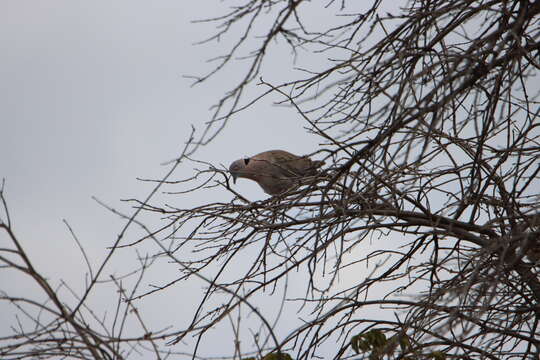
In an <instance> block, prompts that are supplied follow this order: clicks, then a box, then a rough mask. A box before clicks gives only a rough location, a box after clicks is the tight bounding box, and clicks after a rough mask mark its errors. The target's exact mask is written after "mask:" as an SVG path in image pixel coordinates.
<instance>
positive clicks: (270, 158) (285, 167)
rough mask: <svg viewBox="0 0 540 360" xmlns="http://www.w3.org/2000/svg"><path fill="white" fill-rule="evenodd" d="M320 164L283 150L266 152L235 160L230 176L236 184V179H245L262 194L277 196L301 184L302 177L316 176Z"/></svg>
mask: <svg viewBox="0 0 540 360" xmlns="http://www.w3.org/2000/svg"><path fill="white" fill-rule="evenodd" d="M323 164H324V161H319V160H311V159H310V158H309V157H307V156H297V155H294V154H291V153H290V152H287V151H285V150H269V151H264V152H262V153H260V154H257V155H254V156H251V157H246V158H243V159H238V160H236V161H234V162H233V163H232V164H231V166H230V167H229V173H230V174H231V175H232V178H233V182H234V183H235V184H236V179H237V178H246V179H250V180H253V181H255V182H257V183H258V184H259V185H260V186H261V188H262V189H263V190H264V192H265V193H267V194H269V195H279V194H282V193H284V192H286V191H288V190H290V189H292V188H293V187H296V186H299V185H301V183H302V181H301V179H302V178H304V177H306V176H315V175H317V174H318V173H319V171H318V170H317V169H318V168H319V167H321V166H322V165H323Z"/></svg>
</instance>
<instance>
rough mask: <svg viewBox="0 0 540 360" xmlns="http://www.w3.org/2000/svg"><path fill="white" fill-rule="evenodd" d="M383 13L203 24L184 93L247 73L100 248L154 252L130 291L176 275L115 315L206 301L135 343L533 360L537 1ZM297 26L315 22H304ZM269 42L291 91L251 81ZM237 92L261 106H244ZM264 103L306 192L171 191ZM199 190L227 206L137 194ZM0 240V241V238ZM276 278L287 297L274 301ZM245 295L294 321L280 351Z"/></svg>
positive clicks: (209, 177) (279, 14)
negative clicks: (138, 233)
mask: <svg viewBox="0 0 540 360" xmlns="http://www.w3.org/2000/svg"><path fill="white" fill-rule="evenodd" d="M383 5H384V4H383V2H382V1H373V2H371V3H370V4H366V3H365V2H356V1H355V2H353V1H349V2H347V1H345V0H342V1H333V0H329V1H328V2H327V3H324V4H321V3H318V2H309V1H304V0H296V1H294V0H275V1H265V0H243V1H241V2H238V3H237V4H235V5H234V7H231V9H230V11H229V12H228V13H226V14H224V15H223V16H221V17H217V18H214V19H209V20H208V21H214V22H216V23H217V24H218V25H219V26H218V32H217V33H216V35H215V36H213V37H211V38H210V39H208V41H213V40H219V39H222V38H227V37H230V38H231V39H233V45H232V46H231V48H230V49H228V50H227V52H226V53H225V55H223V56H221V57H217V58H216V60H217V61H218V64H217V66H216V67H215V69H214V70H213V71H211V72H210V73H209V74H208V75H207V76H202V77H199V78H197V80H196V83H204V82H205V81H206V80H207V79H209V78H210V77H211V76H212V75H213V74H215V73H217V72H219V71H222V70H223V69H225V68H227V66H231V65H234V63H235V62H236V61H244V62H247V64H248V65H247V66H245V69H247V70H246V72H245V74H244V76H243V77H242V78H241V79H240V81H239V82H238V84H236V85H235V86H234V87H233V88H232V89H231V91H229V92H227V93H226V95H225V96H224V97H223V98H222V99H221V100H220V101H219V102H218V103H217V105H216V107H215V112H214V115H213V118H212V121H211V122H210V123H209V124H208V126H207V127H206V128H205V129H204V131H203V132H202V134H201V135H200V137H199V138H196V139H195V138H193V137H192V138H190V141H189V142H188V145H187V147H186V149H185V150H184V152H183V153H182V155H181V156H180V157H179V158H178V159H177V160H176V161H174V162H173V163H172V166H171V169H170V172H169V173H168V174H167V176H166V177H164V178H163V179H161V180H159V181H157V184H156V187H155V189H154V191H153V192H152V193H151V194H150V196H148V197H147V198H146V199H144V200H140V201H136V200H133V203H134V204H135V206H136V208H137V211H136V212H135V214H134V215H132V216H126V218H127V219H128V222H127V225H126V227H129V226H133V225H137V226H139V228H140V229H142V230H143V231H145V232H146V234H145V235H144V236H142V237H141V238H139V239H135V240H131V241H127V240H126V239H124V238H123V237H120V238H119V240H118V242H117V243H116V244H115V245H114V247H113V249H116V248H118V246H132V247H137V246H141V245H142V244H145V243H150V242H153V243H155V244H156V245H157V246H158V248H159V250H158V252H156V253H155V255H154V256H153V257H151V262H150V263H149V264H146V263H145V264H142V265H141V268H140V272H139V274H140V275H141V276H142V274H144V270H145V269H147V267H148V266H150V265H151V264H153V263H154V261H158V260H161V259H164V260H166V261H172V262H173V263H174V264H175V265H176V266H177V267H178V268H179V270H180V275H179V276H178V278H177V279H175V280H174V281H171V282H168V283H165V284H159V286H157V287H155V288H153V289H152V290H150V291H142V292H141V293H139V292H138V291H140V290H137V291H132V292H131V293H130V294H128V295H126V299H127V302H126V304H127V306H129V304H133V302H134V301H136V300H137V299H139V298H141V297H144V296H151V295H152V294H153V293H155V292H158V291H167V290H168V288H169V287H170V286H181V285H179V284H181V283H182V282H183V281H185V280H187V279H198V280H200V281H203V283H204V284H206V289H205V292H204V294H203V295H202V299H201V302H200V304H199V306H198V307H197V308H196V309H194V314H193V318H192V320H191V322H190V324H189V325H188V326H187V327H185V328H179V329H177V330H175V331H170V332H168V333H160V334H159V335H155V334H154V333H151V332H150V331H148V332H147V335H148V336H147V337H146V338H144V337H141V338H140V339H139V340H158V339H169V340H170V345H174V344H178V343H179V342H180V341H184V340H188V339H189V337H190V336H195V338H196V342H195V345H194V347H193V348H192V350H191V351H190V352H191V357H193V358H196V357H197V358H198V357H201V356H202V357H204V354H203V353H204V351H202V349H201V345H200V344H201V343H202V341H203V340H204V339H205V336H208V334H209V332H210V330H212V329H215V328H216V327H217V328H219V327H220V326H221V325H222V324H227V325H228V326H229V325H230V327H231V329H232V331H223V336H224V337H230V338H231V342H233V341H234V344H235V352H234V353H233V354H230V355H227V354H223V356H224V357H227V358H245V357H255V358H261V357H265V358H266V359H287V358H294V359H311V358H316V357H320V356H325V355H326V353H327V352H328V351H329V350H328V349H330V352H331V355H332V356H333V357H334V358H348V357H354V358H371V359H383V358H385V359H386V358H388V359H391V358H407V359H424V358H435V359H444V358H489V359H499V358H520V359H537V358H539V357H540V340H539V338H540V337H539V336H538V333H539V332H540V331H539V330H538V326H539V320H540V307H539V305H540V275H539V262H538V261H539V260H540V255H539V254H540V236H539V235H540V209H539V207H540V198H539V189H540V181H539V172H540V161H539V158H540V144H539V136H540V126H539V124H540V123H539V121H538V120H539V111H540V110H539V109H540V108H539V106H538V90H539V87H538V85H537V84H535V83H534V76H535V75H537V74H538V70H539V69H540V42H539V39H540V17H539V16H538V15H539V13H540V2H538V1H523V0H522V1H502V0H493V1H465V0H446V1H441V0H439V1H410V2H408V3H403V4H402V5H403V7H402V8H400V9H399V10H395V11H394V12H393V13H389V12H388V9H386V8H383ZM316 11H321V12H323V13H324V14H326V17H327V18H328V21H327V22H321V21H315V22H314V21H311V20H310V16H311V15H312V14H314V13H315V12H316ZM325 26H326V27H325ZM238 29H240V30H238ZM261 33H262V34H265V35H264V36H262V37H261V36H260V34H261ZM254 41H258V43H257V44H258V45H256V46H255V48H254V49H252V48H249V47H250V46H253V44H254ZM283 45H285V46H288V47H289V49H290V51H291V52H292V53H293V55H295V56H296V64H295V66H296V68H297V69H298V71H297V72H296V73H295V74H296V76H297V77H296V78H295V79H294V80H292V81H288V82H286V83H277V84H273V83H270V82H266V81H265V80H263V79H264V77H263V78H261V77H262V76H264V75H265V74H264V69H265V59H266V58H267V57H269V56H272V51H273V50H274V47H276V46H283ZM238 58H241V60H237V59H238ZM317 61H318V62H317ZM322 64H324V67H323V66H322ZM244 65H245V64H244ZM310 66H312V67H313V68H310ZM255 84H258V85H259V86H260V87H263V88H264V89H265V91H264V94H263V95H256V96H250V94H252V93H253V86H252V85H255ZM270 94H271V95H273V96H274V95H279V96H281V97H282V101H281V102H280V104H282V105H289V106H290V107H291V110H292V111H291V113H293V112H294V114H296V115H297V116H300V117H301V118H302V119H303V121H305V123H306V126H307V128H308V129H309V131H310V132H311V133H313V134H315V135H317V136H320V138H321V141H322V142H324V144H323V145H322V146H321V147H320V148H319V149H316V150H314V152H313V154H312V155H313V156H314V157H318V158H320V159H321V160H325V162H326V164H327V166H326V167H325V168H324V169H323V171H321V173H320V174H319V176H317V178H315V179H307V180H306V184H305V186H303V187H301V188H299V189H296V190H292V191H290V192H288V193H286V194H283V195H281V196H277V197H272V198H270V199H267V200H264V201H258V202H250V201H249V200H247V199H245V198H244V197H243V196H242V195H241V194H239V193H237V192H236V191H235V190H234V189H233V188H231V187H230V186H229V185H230V184H229V178H228V174H227V171H226V169H224V168H222V167H220V166H217V165H216V164H208V165H209V166H208V169H205V170H198V171H197V173H196V174H195V175H194V176H193V177H190V178H189V179H186V180H176V178H175V176H176V175H175V172H174V171H175V169H176V168H177V166H178V164H179V163H181V162H186V161H191V160H192V159H191V156H192V154H193V152H194V151H195V149H196V148H197V147H198V146H199V145H201V144H206V143H208V142H209V141H211V140H212V139H213V138H214V137H215V136H216V135H217V134H218V133H219V132H220V131H221V129H223V127H224V126H226V124H227V120H228V119H230V118H231V117H232V116H234V115H235V114H236V113H238V112H239V111H242V110H243V109H246V108H248V107H250V106H252V104H253V103H254V102H256V101H257V100H259V99H260V98H263V97H264V96H267V95H270ZM261 150H264V149H261ZM200 166H201V165H200V164H199V167H200ZM203 166H204V164H203ZM181 185H182V186H186V187H187V189H186V190H182V191H179V190H178V188H179V187H180V186H181ZM216 187H217V188H220V189H226V190H227V191H228V192H229V193H230V195H231V198H232V200H230V201H225V202H215V203H211V204H203V205H201V206H198V207H195V208H188V209H182V208H176V207H173V206H171V205H165V204H164V203H163V202H162V201H159V200H157V199H156V200H154V198H153V196H154V194H156V193H157V191H158V190H160V189H162V188H167V191H168V193H169V194H170V196H174V198H175V199H177V198H178V197H179V196H181V195H180V193H182V194H183V196H189V197H193V196H196V195H197V192H201V191H210V190H209V189H211V188H216ZM168 203H170V202H167V204H168ZM141 213H146V214H149V215H151V214H155V215H156V216H159V218H160V224H159V226H157V227H156V228H153V227H150V226H149V225H145V223H144V222H143V221H142V220H140V221H139V215H140V214H141ZM119 215H121V216H125V215H122V214H119ZM6 224H8V225H6ZM1 227H2V229H4V230H5V231H7V232H8V234H11V233H10V232H9V229H10V227H9V222H3V223H2V225H1ZM10 237H11V238H12V240H13V241H14V242H16V239H15V237H14V235H13V236H11V235H10ZM124 241H126V242H124ZM17 254H18V255H20V254H21V252H20V250H18V253H17ZM2 260H4V259H2ZM238 264H241V265H242V266H238ZM12 266H15V264H13V265H12ZM360 267H361V268H363V269H365V270H367V271H368V272H365V271H364V272H363V273H360V272H359V271H358V269H359V268H360ZM26 269H28V266H27V267H26ZM239 269H240V270H239ZM23 270H24V269H23ZM345 276H347V278H348V279H349V280H348V286H347V287H346V288H343V287H340V282H339V279H340V278H342V277H345ZM293 277H299V278H301V280H302V281H296V282H295V289H290V288H289V281H291V280H290V278H293ZM98 278H99V275H98V274H94V275H93V276H92V279H98ZM351 279H352V280H351ZM94 281H96V280H94ZM38 282H39V281H38ZM297 284H302V286H303V288H302V289H299V288H298V286H297ZM299 293H301V294H302V295H301V296H300V297H299V296H298V294H299ZM264 296H272V297H273V298H276V299H279V301H280V308H279V311H278V313H279V314H282V313H283V312H286V311H288V309H287V308H288V307H291V306H294V307H295V310H294V311H296V310H298V306H300V309H299V310H298V311H300V312H301V314H300V315H297V316H298V317H301V319H302V325H299V326H297V327H295V328H294V329H293V330H291V331H289V332H288V333H286V334H285V335H283V331H282V330H281V328H280V327H283V326H284V325H283V321H281V322H279V321H275V320H271V319H270V318H269V317H268V316H267V315H266V313H265V309H264V308H263V307H261V306H260V305H258V300H260V299H261V298H262V297H264ZM293 297H294V298H293ZM83 300H84V297H83ZM83 300H81V302H80V304H83ZM54 304H55V305H56V303H54ZM59 305H61V304H59ZM41 306H43V308H44V309H45V306H44V305H41ZM48 308H49V307H47V309H48ZM62 309H63V310H62ZM53 311H55V312H56V313H57V315H55V316H57V317H56V318H57V319H60V321H61V324H62V325H65V326H68V325H69V326H70V329H71V330H70V334H71V337H70V338H71V339H78V340H77V341H78V343H80V344H83V345H84V346H86V348H85V349H89V350H88V351H90V353H91V355H85V356H86V357H89V358H91V357H93V358H106V357H105V356H103V355H102V354H100V353H99V351H98V350H99V349H103V346H105V345H104V343H102V342H98V341H97V340H96V339H97V338H95V337H94V335H95V334H96V333H95V332H90V330H89V328H88V327H87V326H86V325H85V323H84V322H82V320H80V318H77V317H75V316H74V315H77V314H79V312H80V311H81V309H80V307H77V308H76V309H75V310H66V308H62V306H57V309H56V310H53V309H51V312H53ZM246 314H249V316H248V315H246ZM278 317H279V316H278ZM248 318H249V319H248ZM253 319H257V320H253ZM253 323H257V324H258V325H259V326H260V329H258V330H257V331H254V334H253V336H252V340H253V343H254V344H255V345H254V346H253V347H250V348H249V349H247V350H246V349H244V348H243V347H242V346H243V345H242V346H241V344H240V341H239V339H240V335H239V332H240V330H242V329H243V328H244V327H249V328H250V329H253V326H254V325H253ZM51 326H55V329H58V331H59V332H62V328H61V327H59V326H57V325H55V324H52V325H51ZM220 329H221V328H220ZM25 334H29V335H26V338H27V339H28V340H27V341H33V336H31V335H32V334H30V333H25ZM103 336H104V337H105V338H106V339H107V336H108V335H106V334H101V335H100V336H99V337H98V338H103ZM55 339H56V338H55ZM108 339H109V342H110V341H113V340H111V339H112V337H109V338H108ZM89 342H91V343H92V344H94V345H97V344H99V347H98V350H96V348H95V346H94V345H92V346H89V345H88V343H89ZM211 342H212V340H210V343H211ZM153 343H154V344H155V342H153ZM207 343H208V342H207ZM92 349H94V350H92ZM104 351H107V353H108V354H112V353H113V352H112V350H104ZM154 353H155V354H156V355H159V354H160V351H159V350H158V349H157V345H156V351H155V352H154ZM99 356H101V357H99ZM115 356H116V355H111V356H110V357H112V358H116V357H115ZM20 357H23V356H20ZM27 357H30V356H28V355H27ZM80 357H83V356H80Z"/></svg>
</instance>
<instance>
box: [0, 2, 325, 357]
mask: <svg viewBox="0 0 540 360" xmlns="http://www.w3.org/2000/svg"><path fill="white" fill-rule="evenodd" d="M209 3H212V6H211V7H209ZM220 3H221V2H218V1H212V2H203V1H195V2H194V1H178V0H171V1H165V0H160V1H152V2H150V1H137V0H129V1H128V0H115V1H102V0H92V1H82V0H51V1H30V0H0V54H1V55H0V119H1V124H2V127H1V129H0V178H3V179H5V182H6V185H5V194H6V197H7V200H8V205H9V209H10V212H11V217H12V221H13V226H14V230H15V232H16V234H17V236H18V237H19V240H20V241H21V243H22V245H23V246H24V248H25V249H26V251H27V252H28V253H29V255H30V257H31V260H32V261H33V262H34V265H35V266H36V267H37V269H38V270H39V271H41V272H42V273H43V274H45V275H46V276H47V277H48V278H49V280H50V281H51V283H52V284H53V285H58V284H59V281H60V279H64V280H65V281H67V282H68V283H69V284H70V285H71V286H73V287H74V288H75V290H77V291H80V290H82V289H83V288H84V277H85V272H86V267H85V264H84V261H83V258H82V256H81V254H80V252H79V251H78V250H77V247H76V245H75V243H74V241H73V240H72V239H71V235H70V233H69V232H68V230H67V228H66V226H65V225H64V223H63V219H66V220H67V221H68V222H69V224H70V225H71V226H72V227H73V230H74V231H75V233H76V234H77V236H78V238H79V239H80V241H81V243H82V244H83V245H84V247H85V249H86V251H87V252H88V255H89V257H90V261H91V262H92V264H98V263H99V262H100V260H102V259H103V257H104V256H105V254H106V253H107V249H106V247H107V246H110V245H111V244H112V243H113V241H114V240H115V238H116V236H117V234H118V232H119V230H120V229H121V226H122V224H123V222H122V221H121V220H119V219H117V218H116V217H115V216H113V215H112V214H111V213H109V212H107V211H106V210H104V209H103V208H101V207H99V206H98V205H97V204H96V203H95V202H94V201H93V200H92V199H91V197H92V196H96V197H97V198H99V199H100V200H103V201H104V202H106V203H108V204H110V205H111V206H113V207H115V208H118V209H122V210H124V211H127V212H129V211H131V210H130V208H129V207H127V205H126V204H125V203H122V202H121V201H120V199H126V198H144V196H146V194H147V193H148V192H149V191H150V189H151V187H152V185H151V184H148V183H141V182H140V181H137V180H136V178H137V177H141V178H159V177H161V176H162V175H163V174H164V172H165V171H166V170H167V168H166V167H163V166H161V165H160V164H161V163H163V162H165V161H167V160H170V159H172V158H174V157H175V156H177V155H178V154H179V152H180V151H181V149H182V148H183V145H184V142H185V141H186V140H187V138H188V135H189V132H190V126H191V125H192V124H193V125H195V126H196V127H197V128H198V129H202V127H203V124H204V122H205V121H208V120H209V119H210V116H211V112H210V111H209V108H210V106H211V105H213V104H214V103H215V102H216V101H217V100H218V99H219V97H220V96H221V95H222V94H223V92H224V91H226V90H227V89H229V88H230V87H231V86H232V85H233V84H235V81H237V80H238V77H239V76H240V73H239V72H235V71H229V72H225V73H223V74H220V75H219V76H217V77H216V79H215V80H213V81H212V82H209V83H208V84H203V85H201V86H198V87H190V85H191V80H189V79H187V78H185V77H183V76H184V75H190V74H202V73H205V72H206V71H208V70H209V69H210V65H209V64H207V63H206V62H205V61H206V60H207V59H208V58H211V57H214V56H216V55H218V54H219V53H222V52H224V51H225V47H220V46H219V45H218V46H216V44H211V45H208V46H193V45H192V44H193V43H194V42H196V41H199V40H202V39H204V38H205V37H207V36H208V35H210V34H211V33H212V32H213V30H214V28H213V25H211V24H193V23H191V22H190V21H191V20H195V19H201V18H205V17H207V16H212V15H216V14H218V13H219V12H220V9H219V8H217V6H218V4H220ZM283 56H284V59H289V57H288V56H289V54H284V55H283ZM284 61H285V60H284ZM286 61H289V60H286ZM275 66H276V69H279V64H276V65H275ZM269 69H270V70H271V69H272V67H269ZM237 70H241V69H237ZM277 73H278V72H277V71H276V73H275V74H277ZM279 75H281V76H283V73H279ZM264 76H265V78H267V79H269V80H272V76H273V72H272V71H268V70H267V72H266V73H265V74H264ZM304 125H305V124H304V123H303V122H302V119H301V118H300V117H299V116H297V115H296V113H295V112H294V111H293V110H291V109H287V108H278V107H275V106H272V105H271V104H270V103H269V101H265V102H261V103H259V104H256V105H255V106H254V107H253V108H252V109H251V110H249V111H246V112H243V113H241V114H239V115H238V116H237V117H235V118H234V120H233V121H232V122H231V123H230V124H229V126H228V127H227V128H226V129H225V130H224V131H223V132H222V133H221V135H220V136H218V138H217V139H216V140H215V141H214V142H212V143H211V144H210V145H208V146H205V147H203V148H200V149H199V151H198V152H197V153H196V158H197V159H200V160H205V161H210V162H212V163H214V164H215V165H219V164H224V165H226V166H228V164H229V163H230V162H231V161H232V160H235V159H237V158H239V157H242V156H245V155H253V154H256V153H258V152H260V151H264V150H268V149H273V148H282V149H286V150H289V151H291V152H293V153H297V154H303V153H310V152H313V151H315V150H317V144H318V141H319V139H317V138H315V137H314V136H313V135H309V134H307V133H306V132H305V131H304V129H303V126H304ZM192 173H193V165H192V164H186V165H183V166H182V167H181V168H180V169H179V171H178V173H177V174H175V178H182V177H188V176H190V175H191V174H192ZM237 188H238V190H239V191H241V192H242V193H243V194H244V195H245V196H247V197H249V198H251V199H262V198H265V197H266V195H265V194H264V193H263V192H262V191H261V190H260V189H259V188H258V186H257V185H256V184H254V183H250V182H248V181H239V182H238V183H237ZM214 196H215V195H214ZM224 196H225V197H226V198H230V197H231V196H230V195H229V194H224ZM192 200H193V203H199V202H201V201H202V202H204V201H212V200H213V197H212V196H211V195H209V197H208V199H201V198H197V199H192ZM189 201H190V200H189V199H186V198H185V197H184V198H182V207H188V206H190V205H191V204H190V203H189ZM0 240H1V241H2V242H3V243H5V242H6V238H5V236H4V235H1V236H0ZM2 246H4V245H2ZM125 256H126V259H125V260H126V263H125V264H128V263H129V261H130V259H131V260H132V257H133V252H131V253H126V254H125ZM113 264H114V266H113V267H112V268H111V269H109V270H108V271H109V272H111V273H115V272H118V273H121V272H124V271H125V270H126V269H124V268H123V266H124V265H123V264H124V263H123V262H122V259H119V260H118V261H115V262H114V263H113ZM126 266H129V265H126ZM172 269H173V270H174V269H176V267H174V268H172ZM169 271H170V270H169ZM14 275H15V274H14V273H13V272H7V271H1V272H0V283H1V284H2V285H1V288H2V289H3V290H4V291H7V292H10V293H21V294H28V292H30V291H33V288H32V287H31V285H30V282H25V281H24V280H20V279H19V278H14ZM160 276H161V278H162V279H172V278H174V277H175V276H176V273H172V274H171V273H163V274H160ZM26 286H28V288H26ZM193 289H200V286H199V288H197V287H194V288H193ZM174 291H175V290H171V291H170V292H168V293H167V294H165V295H158V296H155V297H154V298H153V300H152V301H155V302H156V303H154V305H153V306H150V308H147V309H146V310H147V313H148V312H150V314H151V315H152V321H154V322H155V323H156V326H158V327H160V326H167V325H172V326H174V327H178V328H181V324H179V323H180V322H181V321H180V320H178V321H176V320H177V319H180V318H182V316H183V314H182V313H181V312H180V311H181V310H183V308H185V306H184V304H183V303H184V301H187V300H190V299H191V300H192V301H196V300H200V296H201V293H200V292H198V290H194V293H193V294H189V296H191V298H190V299H187V297H189V296H188V294H186V293H185V292H183V293H182V298H181V300H180V299H179V298H175V296H176V295H178V292H176V293H175V292H174ZM175 294H176V295H175ZM93 301H94V302H95V303H96V304H97V306H98V307H99V306H100V304H101V303H108V302H110V301H111V299H110V298H103V299H94V300H93ZM160 302H161V303H160ZM158 303H159V304H161V305H156V304H158ZM179 303H182V305H181V306H179ZM4 305H5V304H0V315H1V317H2V319H3V321H2V323H3V324H4V326H3V327H1V330H2V333H3V334H5V333H6V332H7V333H9V331H10V330H9V329H8V328H7V326H9V325H10V323H11V322H12V321H13V320H14V319H13V314H12V313H11V310H9V309H8V308H6V307H5V306H4ZM173 308H174V309H175V311H173V310H172V309H173ZM164 309H167V311H164ZM98 310H99V309H98ZM4 320H6V321H7V322H6V321H4ZM152 325H154V324H152ZM227 342H230V339H227ZM227 349H228V350H230V349H232V344H230V345H229V346H228V347H227Z"/></svg>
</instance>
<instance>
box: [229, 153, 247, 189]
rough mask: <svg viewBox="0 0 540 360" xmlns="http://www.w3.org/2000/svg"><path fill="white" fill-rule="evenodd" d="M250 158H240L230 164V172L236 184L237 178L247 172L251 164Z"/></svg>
mask: <svg viewBox="0 0 540 360" xmlns="http://www.w3.org/2000/svg"><path fill="white" fill-rule="evenodd" d="M249 160H250V159H249V158H244V159H238V160H236V161H234V162H233V163H232V164H231V166H229V172H230V173H231V176H232V178H233V183H235V184H236V179H237V178H239V177H242V176H243V175H244V173H245V170H246V166H248V164H249Z"/></svg>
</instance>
